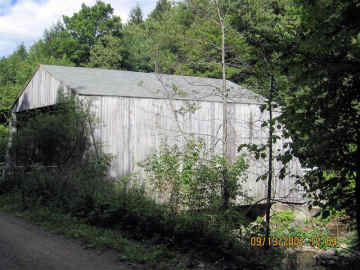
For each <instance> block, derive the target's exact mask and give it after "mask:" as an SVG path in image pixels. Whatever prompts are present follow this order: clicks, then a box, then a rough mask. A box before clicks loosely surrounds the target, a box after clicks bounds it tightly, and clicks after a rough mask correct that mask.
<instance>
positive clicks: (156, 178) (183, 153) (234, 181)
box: [140, 141, 247, 212]
mask: <svg viewBox="0 0 360 270" xmlns="http://www.w3.org/2000/svg"><path fill="white" fill-rule="evenodd" d="M140 165H141V166H142V167H143V168H144V169H145V172H146V174H147V179H148V180H149V181H150V183H151V184H152V185H153V189H154V191H155V192H157V193H158V194H162V195H164V196H165V200H167V203H168V205H169V206H170V207H171V210H172V211H174V212H178V211H179V210H181V209H187V210H190V211H199V210H209V209H219V208H220V207H221V206H222V205H223V200H224V196H223V188H224V182H223V177H224V171H226V177H227V187H228V192H229V197H230V199H231V200H235V199H236V197H237V196H238V195H240V194H241V181H242V180H244V178H245V177H246V174H245V172H246V169H247V165H246V163H245V160H244V158H243V157H242V156H239V157H238V158H237V159H236V161H235V162H233V163H230V162H228V161H227V160H226V159H224V158H223V157H221V156H218V155H211V154H209V153H206V151H205V146H204V144H203V143H202V142H201V141H198V142H196V141H190V142H188V143H187V144H186V145H185V147H184V149H183V150H181V149H180V148H179V147H178V146H177V145H174V146H172V147H170V146H168V145H166V144H163V145H162V146H161V149H160V151H159V152H157V153H155V154H153V155H151V156H150V157H148V158H147V159H146V160H145V161H144V162H142V163H141V164H140Z"/></svg>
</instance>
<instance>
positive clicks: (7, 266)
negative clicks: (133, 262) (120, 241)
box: [0, 212, 132, 270]
mask: <svg viewBox="0 0 360 270" xmlns="http://www.w3.org/2000/svg"><path fill="white" fill-rule="evenodd" d="M118 258H119V254H118V253H117V252H115V251H105V252H103V253H101V254H99V251H96V250H89V249H84V248H83V247H81V245H80V243H79V242H78V241H75V240H71V239H66V238H65V237H63V236H61V235H55V234H51V233H48V232H45V231H44V230H42V229H41V228H40V227H38V226H36V225H33V224H30V223H29V222H26V221H24V220H22V219H20V218H17V217H13V216H10V215H8V214H5V213H1V212H0V270H82V269H84V270H85V269H86V270H113V269H117V270H130V269H132V267H130V266H129V265H126V264H124V263H123V262H120V261H119V260H118Z"/></svg>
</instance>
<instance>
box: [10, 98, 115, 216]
mask: <svg viewBox="0 0 360 270" xmlns="http://www.w3.org/2000/svg"><path fill="white" fill-rule="evenodd" d="M88 109H89V108H88V107H87V106H86V104H81V103H80V101H78V100H77V99H74V98H71V97H61V98H60V104H59V105H57V106H56V110H55V111H52V112H51V111H50V112H41V111H38V112H36V113H35V115H29V114H25V115H18V120H20V123H18V127H17V133H16V135H14V137H13V141H12V146H11V148H10V154H11V159H12V161H13V162H12V163H11V164H12V165H13V164H15V163H16V165H21V166H20V167H14V168H10V171H9V172H8V174H7V178H8V179H6V180H5V182H4V183H3V184H4V185H5V186H6V187H7V188H6V190H7V191H9V187H12V188H15V189H16V190H18V191H20V192H21V194H22V198H23V204H24V207H34V206H35V205H37V204H39V205H42V206H52V207H55V208H60V209H64V210H65V211H68V212H71V213H72V214H76V215H85V213H87V212H89V211H91V209H92V208H93V207H94V205H95V203H96V202H97V201H101V200H103V199H104V198H103V196H106V194H107V193H108V192H109V191H110V190H111V186H110V184H108V182H106V181H105V176H106V174H107V170H108V167H109V165H110V161H111V159H110V157H109V156H107V155H105V154H103V153H101V152H100V151H99V149H98V145H97V143H96V142H92V141H91V140H90V139H91V138H92V136H91V132H92V129H91V127H90V125H89V122H90V121H93V117H92V116H91V114H90V113H89V111H88ZM21 117H22V119H20V118H21ZM21 120H22V121H21ZM9 183H14V185H9Z"/></svg>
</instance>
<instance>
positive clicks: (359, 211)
mask: <svg viewBox="0 0 360 270" xmlns="http://www.w3.org/2000/svg"><path fill="white" fill-rule="evenodd" d="M359 147H360V144H358V145H357V157H358V162H359V160H360V149H359ZM355 173H356V175H355V201H356V205H355V207H356V209H355V210H356V230H357V245H356V247H357V249H358V250H360V164H359V165H358V166H357V168H356V172H355Z"/></svg>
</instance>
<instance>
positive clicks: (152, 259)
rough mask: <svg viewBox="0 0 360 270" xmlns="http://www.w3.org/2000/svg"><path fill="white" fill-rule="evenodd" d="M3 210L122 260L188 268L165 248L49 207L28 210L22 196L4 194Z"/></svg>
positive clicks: (154, 266) (0, 203) (0, 206)
mask: <svg viewBox="0 0 360 270" xmlns="http://www.w3.org/2000/svg"><path fill="white" fill-rule="evenodd" d="M0 210H1V211H4V212H7V213H10V214H14V215H15V216H18V217H21V218H23V219H25V220H28V221H30V222H32V223H34V224H37V225H40V226H41V227H42V228H44V229H45V230H46V231H49V232H52V233H56V234H61V235H64V236H66V237H69V238H72V239H78V240H80V241H81V242H82V244H83V245H84V247H85V248H96V249H107V248H111V249H115V250H117V251H118V252H119V254H120V255H119V256H120V257H119V259H120V260H121V261H128V262H132V263H137V264H141V265H146V267H147V268H146V269H151V268H152V269H159V268H158V267H159V265H161V266H162V267H161V269H186V266H185V265H183V261H184V258H181V257H183V256H182V255H180V254H176V253H175V252H174V251H170V250H169V249H167V248H166V247H164V246H162V245H157V246H153V245H148V244H146V243H144V242H140V241H134V240H129V239H127V238H126V237H124V235H123V234H122V233H121V232H120V231H116V230H111V229H105V228H101V227H96V226H92V225H88V224H86V223H85V220H82V219H80V218H76V217H72V216H70V215H68V214H63V213H61V212H60V211H54V209H50V208H46V207H36V208H32V209H31V210H24V209H23V206H22V203H21V196H20V195H19V194H18V193H7V194H2V195H0Z"/></svg>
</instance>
